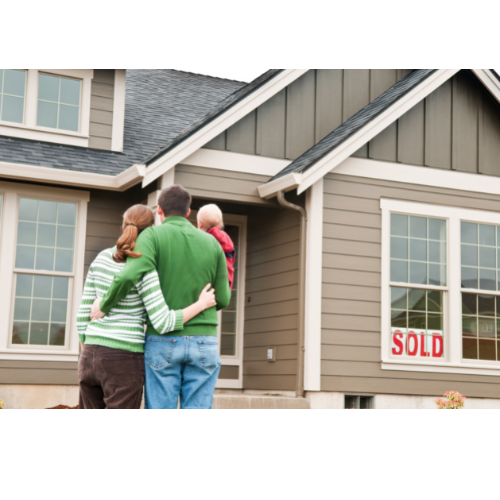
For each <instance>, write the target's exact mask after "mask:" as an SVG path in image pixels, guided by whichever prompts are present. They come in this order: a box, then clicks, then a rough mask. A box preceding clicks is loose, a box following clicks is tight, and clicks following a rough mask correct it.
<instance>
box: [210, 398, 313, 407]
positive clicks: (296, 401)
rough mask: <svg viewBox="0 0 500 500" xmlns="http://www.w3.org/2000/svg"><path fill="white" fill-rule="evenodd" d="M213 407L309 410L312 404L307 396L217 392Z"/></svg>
mask: <svg viewBox="0 0 500 500" xmlns="http://www.w3.org/2000/svg"><path fill="white" fill-rule="evenodd" d="M212 408H213V409H214V410H259V409H265V410H309V409H310V408H311V404H310V402H309V400H308V399H305V398H293V397H283V396H260V395H259V396H252V395H248V394H215V395H214V403H213V406H212Z"/></svg>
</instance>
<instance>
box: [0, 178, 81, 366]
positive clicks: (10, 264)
mask: <svg viewBox="0 0 500 500" xmlns="http://www.w3.org/2000/svg"><path fill="white" fill-rule="evenodd" d="M0 193H1V196H0V208H1V211H0V215H1V214H2V212H3V214H4V215H5V214H9V217H3V219H2V225H1V227H0V252H1V255H2V266H1V267H0V282H1V283H2V287H1V288H0V359H26V356H30V357H33V358H34V359H40V360H48V359H50V360H54V359H59V360H63V361H74V360H75V359H77V356H78V335H77V332H76V324H75V316H76V313H77V309H78V303H79V299H80V296H81V290H82V288H83V273H84V267H83V266H84V260H83V258H84V249H85V222H84V221H85V219H86V210H87V202H88V198H89V195H88V192H85V191H78V190H68V189H60V188H48V187H44V188H43V189H41V188H40V187H39V186H29V185H24V184H16V183H10V182H9V183H7V182H5V183H2V182H0ZM54 356H55V358H54Z"/></svg>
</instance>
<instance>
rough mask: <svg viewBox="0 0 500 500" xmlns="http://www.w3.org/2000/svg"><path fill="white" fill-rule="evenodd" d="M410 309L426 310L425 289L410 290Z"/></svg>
mask: <svg viewBox="0 0 500 500" xmlns="http://www.w3.org/2000/svg"><path fill="white" fill-rule="evenodd" d="M438 293H439V292H438ZM408 310H410V311H425V310H426V307H425V290H415V289H410V290H408Z"/></svg>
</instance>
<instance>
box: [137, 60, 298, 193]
mask: <svg viewBox="0 0 500 500" xmlns="http://www.w3.org/2000/svg"><path fill="white" fill-rule="evenodd" d="M307 71H308V70H307V69H287V70H284V71H282V72H281V73H279V74H278V75H276V76H275V77H274V78H272V79H271V80H269V81H268V82H266V83H265V84H264V85H262V86H261V87H259V88H258V89H256V90H255V91H253V92H252V93H251V94H250V95H248V96H247V97H245V98H244V99H242V100H241V101H240V102H238V103H236V104H235V105H234V106H231V107H230V108H229V109H228V110H226V111H225V112H223V113H222V114H221V115H220V116H218V117H217V118H215V119H214V120H212V121H211V122H210V123H207V124H206V125H205V126H204V127H202V128H201V129H200V130H198V131H196V132H195V133H194V134H193V135H191V136H190V137H188V138H187V139H186V140H184V141H182V142H181V143H180V144H178V145H177V146H175V147H174V148H173V149H172V150H171V151H168V152H167V153H165V154H164V155H163V156H161V157H160V158H158V159H157V160H156V161H154V162H153V163H151V165H149V166H148V167H147V168H146V175H145V176H144V180H143V183H142V185H143V187H145V186H147V185H148V184H151V182H153V181H154V180H155V179H157V178H158V177H160V176H161V175H163V174H164V173H166V172H167V171H168V170H170V169H171V168H173V167H175V165H177V164H178V163H182V162H183V160H185V159H186V158H187V157H188V156H190V155H192V154H193V153H194V152H195V151H196V150H198V149H200V148H201V147H202V146H204V145H205V144H207V143H208V142H209V141H211V140H212V139H213V138H214V137H217V136H218V135H219V134H221V133H222V132H224V131H225V130H226V129H228V128H229V127H230V126H231V125H233V124H234V123H236V122H237V121H239V120H241V119H242V118H243V117H244V116H246V115H247V114H248V113H250V112H251V111H253V110H254V109H256V108H258V107H259V106H260V105H261V104H262V103H264V102H266V101H267V100H269V99H270V98H271V97H273V96H274V95H275V94H277V93H278V92H279V91H281V90H282V89H284V88H285V87H287V86H288V85H290V84H291V83H292V82H294V81H295V80H297V78H299V77H301V76H302V75H303V74H304V73H306V72H307Z"/></svg>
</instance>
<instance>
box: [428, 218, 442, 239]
mask: <svg viewBox="0 0 500 500" xmlns="http://www.w3.org/2000/svg"><path fill="white" fill-rule="evenodd" d="M429 239H431V240H440V241H446V222H445V221H444V220H442V219H429Z"/></svg>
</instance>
